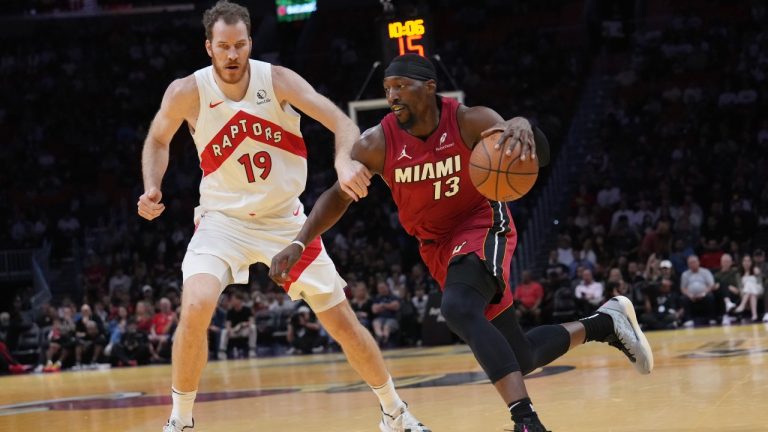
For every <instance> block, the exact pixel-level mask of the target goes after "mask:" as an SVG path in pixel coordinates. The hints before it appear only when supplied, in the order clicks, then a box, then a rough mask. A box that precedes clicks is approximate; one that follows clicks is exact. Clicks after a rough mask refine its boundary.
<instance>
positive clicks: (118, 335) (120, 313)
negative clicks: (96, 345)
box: [104, 306, 128, 357]
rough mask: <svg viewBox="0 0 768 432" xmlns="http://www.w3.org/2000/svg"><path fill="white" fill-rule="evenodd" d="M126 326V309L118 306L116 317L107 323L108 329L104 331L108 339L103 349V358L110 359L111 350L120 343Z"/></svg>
mask: <svg viewBox="0 0 768 432" xmlns="http://www.w3.org/2000/svg"><path fill="white" fill-rule="evenodd" d="M127 326H128V309H127V308H126V307H125V306H119V307H118V308H117V315H116V316H115V317H114V318H113V319H112V320H110V321H109V325H108V328H107V329H106V330H107V334H108V335H109V339H108V340H107V346H106V347H105V348H104V355H105V356H107V357H111V353H112V348H114V346H115V345H117V344H119V343H120V340H121V339H122V337H123V333H125V328H126V327H127Z"/></svg>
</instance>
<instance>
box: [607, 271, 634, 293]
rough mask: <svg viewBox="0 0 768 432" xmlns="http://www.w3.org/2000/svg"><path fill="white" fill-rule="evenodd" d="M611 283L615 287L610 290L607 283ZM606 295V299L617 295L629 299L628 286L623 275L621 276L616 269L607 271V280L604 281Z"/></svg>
mask: <svg viewBox="0 0 768 432" xmlns="http://www.w3.org/2000/svg"><path fill="white" fill-rule="evenodd" d="M609 282H613V283H614V284H615V285H616V286H615V287H614V288H612V289H607V288H608V285H607V284H608V283H609ZM605 291H606V292H607V293H608V294H607V295H606V296H605V297H607V298H611V297H615V296H617V295H623V296H627V297H631V295H630V292H629V284H628V283H627V281H626V280H624V275H622V274H621V270H620V269H619V268H618V267H613V268H612V269H610V270H609V271H608V279H606V290H605Z"/></svg>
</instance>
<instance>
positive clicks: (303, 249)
mask: <svg viewBox="0 0 768 432" xmlns="http://www.w3.org/2000/svg"><path fill="white" fill-rule="evenodd" d="M291 244H292V245H297V246H298V247H300V248H301V252H302V253H304V251H305V250H306V249H307V245H306V244H305V243H304V242H303V241H301V240H294V241H292V242H291Z"/></svg>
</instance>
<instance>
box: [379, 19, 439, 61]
mask: <svg viewBox="0 0 768 432" xmlns="http://www.w3.org/2000/svg"><path fill="white" fill-rule="evenodd" d="M382 30H383V31H382V42H383V46H384V61H385V62H389V61H391V60H392V59H393V58H395V57H397V56H399V55H403V54H409V53H412V54H418V55H420V56H423V57H427V56H429V55H430V54H431V52H430V51H431V49H432V35H431V33H432V29H431V28H430V24H429V22H428V20H427V19H426V18H424V17H412V18H407V19H391V20H385V21H384V25H383V29H382Z"/></svg>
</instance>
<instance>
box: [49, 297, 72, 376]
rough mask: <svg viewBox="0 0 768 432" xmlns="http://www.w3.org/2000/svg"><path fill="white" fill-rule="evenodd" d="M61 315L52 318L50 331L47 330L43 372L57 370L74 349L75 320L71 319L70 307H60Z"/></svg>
mask: <svg viewBox="0 0 768 432" xmlns="http://www.w3.org/2000/svg"><path fill="white" fill-rule="evenodd" d="M61 312H62V314H61V317H58V316H57V317H56V318H55V319H54V320H53V325H52V326H51V331H50V332H48V342H49V344H48V351H47V352H46V353H45V359H46V362H45V367H44V368H43V372H58V371H60V370H61V368H62V365H63V364H64V363H65V362H66V361H67V357H68V356H69V355H71V354H72V351H74V349H75V322H74V320H73V319H72V308H70V307H68V306H65V307H62V308H61Z"/></svg>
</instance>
